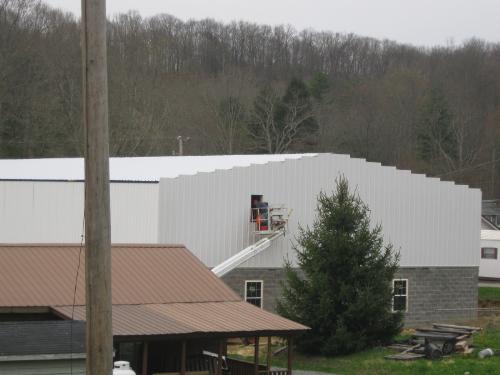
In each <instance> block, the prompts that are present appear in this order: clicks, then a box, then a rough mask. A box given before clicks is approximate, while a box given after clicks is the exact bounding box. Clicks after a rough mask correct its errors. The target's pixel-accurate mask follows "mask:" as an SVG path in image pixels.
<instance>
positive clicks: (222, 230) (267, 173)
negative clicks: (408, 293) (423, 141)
mask: <svg viewBox="0 0 500 375" xmlns="http://www.w3.org/2000/svg"><path fill="white" fill-rule="evenodd" d="M340 175H344V176H345V177H346V178H348V180H349V181H350V184H351V187H352V188H356V189H357V191H358V192H359V195H360V197H361V198H362V199H363V200H364V201H365V203H367V204H368V206H369V207H370V210H371V214H372V222H373V223H374V224H375V223H380V224H382V226H383V233H384V237H385V239H386V240H387V241H390V242H392V243H393V244H394V246H395V248H396V249H399V250H400V252H401V265H402V266H477V265H479V257H478V254H477V251H476V249H477V248H478V247H479V230H480V222H479V217H480V209H481V193H480V191H479V190H476V189H470V188H468V187H466V186H460V185H455V184H453V183H451V182H442V181H440V180H439V179H436V178H428V177H425V176H423V175H418V174H412V173H410V172H409V171H401V170H397V169H396V168H394V167H386V166H381V165H380V164H379V163H371V162H366V161H365V160H363V159H354V158H350V157H349V156H347V155H335V154H321V155H318V156H316V157H310V158H302V159H299V160H287V161H283V162H276V163H269V164H266V165H258V166H250V167H245V168H234V169H232V170H228V171H217V172H214V173H204V174H198V175H196V176H184V177H178V178H175V179H162V180H161V182H160V209H159V218H160V219H159V225H160V228H159V241H160V242H176V243H184V244H186V246H187V247H189V248H190V249H191V251H193V252H194V253H195V254H196V255H197V256H198V257H199V258H200V259H201V260H202V261H203V262H205V264H207V265H208V266H215V265H217V264H219V263H221V262H222V261H224V260H225V259H227V258H228V257H229V256H231V255H234V254H236V253H237V252H238V251H240V250H242V249H243V248H245V247H247V246H248V245H250V244H251V243H254V242H255V241H256V240H257V239H256V238H255V235H253V234H252V233H251V232H252V229H251V224H250V223H249V217H250V196H251V195H252V194H263V195H264V198H265V200H266V201H268V202H269V203H271V204H280V203H283V204H286V206H287V207H288V208H290V209H293V213H292V215H291V217H290V221H289V233H288V235H287V236H286V237H285V238H281V239H278V240H277V241H276V242H275V244H274V245H273V246H272V247H271V248H270V249H268V250H266V251H265V252H264V253H262V254H260V255H258V256H257V257H255V258H254V259H252V260H250V261H249V262H247V263H246V264H245V266H247V267H280V266H282V265H283V260H284V258H285V257H287V256H288V257H290V258H291V259H292V260H293V259H294V254H293V251H292V250H291V247H292V245H291V244H292V243H293V240H294V238H295V237H296V235H297V233H298V227H299V224H300V225H302V226H307V225H311V224H312V222H313V220H314V217H315V208H316V204H317V203H316V198H317V195H318V193H319V192H320V191H325V192H331V191H332V190H334V188H335V179H336V178H338V177H339V176H340Z"/></svg>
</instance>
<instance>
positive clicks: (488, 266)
mask: <svg viewBox="0 0 500 375" xmlns="http://www.w3.org/2000/svg"><path fill="white" fill-rule="evenodd" d="M495 232H496V233H495ZM495 234H496V235H495ZM483 247H494V248H497V249H498V258H497V259H481V262H480V265H479V277H491V278H495V279H500V231H492V230H482V231H481V248H483ZM478 252H479V255H480V256H481V249H479V251H478Z"/></svg>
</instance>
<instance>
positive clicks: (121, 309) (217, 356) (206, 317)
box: [52, 301, 308, 375]
mask: <svg viewBox="0 0 500 375" xmlns="http://www.w3.org/2000/svg"><path fill="white" fill-rule="evenodd" d="M52 310H53V311H54V312H55V313H56V314H58V315H60V316H61V317H63V318H68V317H71V314H72V313H73V316H74V319H76V320H85V307H84V306H76V307H75V308H74V311H73V310H72V308H71V306H59V307H53V308H52ZM307 329H308V328H307V327H305V326H303V325H301V324H299V323H295V322H292V321H290V320H288V319H285V318H282V317H280V316H278V315H275V314H272V313H270V312H267V311H264V310H262V309H260V308H258V307H256V306H254V305H251V304H249V303H247V302H243V301H221V302H204V303H170V304H144V305H114V306H113V337H114V349H115V358H114V360H115V361H128V362H130V364H131V366H132V368H133V369H134V371H135V372H136V374H138V375H139V374H140V375H165V374H169V375H222V374H225V375H227V374H231V375H264V374H268V375H271V374H272V375H291V374H292V345H293V337H294V336H295V335H297V334H299V333H301V332H303V331H305V330H307ZM272 337H282V338H285V339H286V343H287V348H288V349H287V350H288V360H287V368H286V369H283V370H279V371H274V370H273V369H272V363H271V358H272V355H271V353H270V352H271V348H272V346H271V338H272ZM238 338H239V339H245V340H246V341H247V342H251V343H252V345H253V360H252V361H241V360H239V359H236V358H230V357H229V356H228V355H227V354H228V350H227V349H228V340H234V339H238ZM261 346H262V347H265V348H266V350H267V355H263V357H266V360H265V361H261V358H260V355H261V353H260V351H259V350H258V348H260V347H261Z"/></svg>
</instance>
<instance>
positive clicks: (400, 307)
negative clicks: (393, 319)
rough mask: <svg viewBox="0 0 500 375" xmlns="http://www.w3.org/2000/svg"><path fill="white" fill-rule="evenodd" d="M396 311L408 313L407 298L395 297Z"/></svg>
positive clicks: (394, 307)
mask: <svg viewBox="0 0 500 375" xmlns="http://www.w3.org/2000/svg"><path fill="white" fill-rule="evenodd" d="M393 309H394V311H406V297H405V296H394V305H393Z"/></svg>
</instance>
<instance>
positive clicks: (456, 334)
mask: <svg viewBox="0 0 500 375" xmlns="http://www.w3.org/2000/svg"><path fill="white" fill-rule="evenodd" d="M480 330H481V328H479V327H469V326H458V325H452V324H439V323H434V324H433V325H432V327H431V328H417V329H416V330H415V333H413V334H412V336H411V338H410V339H409V340H408V341H407V342H406V343H399V344H393V345H391V346H389V347H388V348H389V349H393V350H395V351H397V352H399V353H397V354H393V355H388V356H386V357H385V358H387V359H394V360H402V361H408V360H413V359H418V358H423V357H426V356H427V357H428V358H431V359H436V358H439V357H441V356H442V355H449V354H452V353H453V352H460V353H466V354H468V353H471V352H472V349H471V347H470V346H471V344H472V335H473V334H474V333H475V332H478V331H480ZM431 353H432V354H431Z"/></svg>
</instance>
